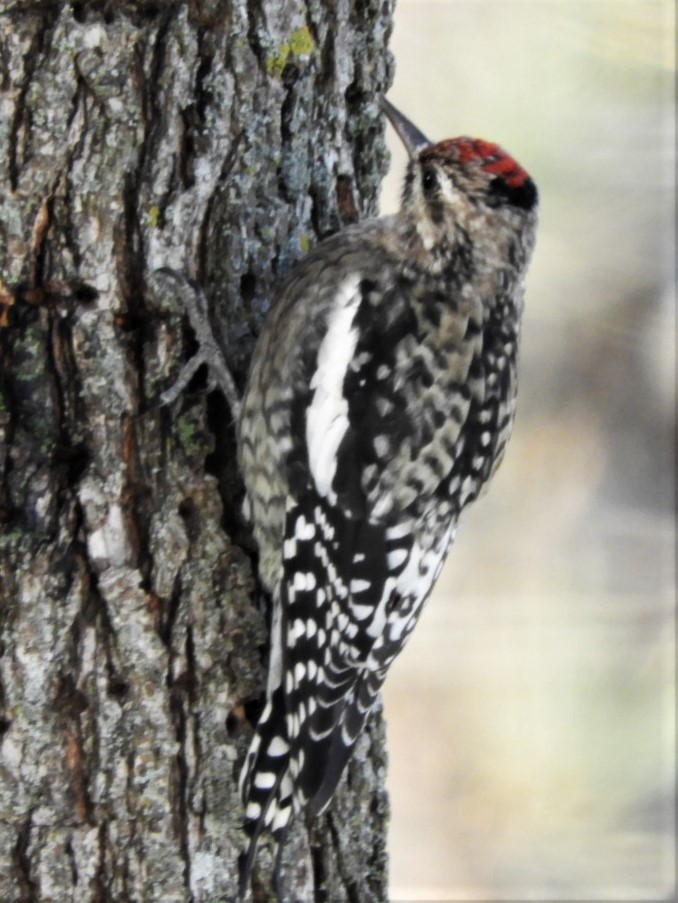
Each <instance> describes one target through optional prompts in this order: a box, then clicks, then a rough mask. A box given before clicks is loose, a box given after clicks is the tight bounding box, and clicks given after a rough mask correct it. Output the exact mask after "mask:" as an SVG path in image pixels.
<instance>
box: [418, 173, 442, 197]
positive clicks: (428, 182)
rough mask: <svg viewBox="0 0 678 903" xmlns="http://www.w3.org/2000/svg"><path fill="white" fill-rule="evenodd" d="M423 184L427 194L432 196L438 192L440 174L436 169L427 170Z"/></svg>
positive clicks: (423, 177) (422, 178)
mask: <svg viewBox="0 0 678 903" xmlns="http://www.w3.org/2000/svg"><path fill="white" fill-rule="evenodd" d="M421 184H422V187H423V189H424V191H425V192H426V194H431V193H432V192H434V191H436V190H437V188H438V174H437V172H436V171H435V169H425V170H424V172H423V174H422V177H421Z"/></svg>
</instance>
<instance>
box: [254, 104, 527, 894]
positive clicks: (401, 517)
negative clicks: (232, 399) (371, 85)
mask: <svg viewBox="0 0 678 903" xmlns="http://www.w3.org/2000/svg"><path fill="white" fill-rule="evenodd" d="M383 106H384V110H385V112H386V114H387V116H388V118H389V119H390V121H391V123H392V124H393V126H394V127H395V129H396V131H397V132H398V134H399V135H400V137H401V139H402V140H403V142H404V144H405V146H406V148H407V150H408V152H409V155H410V161H409V165H408V167H407V175H406V177H405V185H404V190H403V196H402V205H401V208H400V211H399V212H398V213H397V214H396V215H395V216H389V217H383V218H381V219H376V220H371V221H367V222H364V223H362V224H359V225H356V226H352V227H350V228H347V229H345V230H344V231H342V232H340V233H338V234H337V235H335V236H333V237H332V238H329V239H327V240H325V241H323V242H322V243H320V244H319V245H318V246H317V247H316V248H315V250H314V251H312V252H311V253H310V254H309V255H308V256H307V257H306V258H305V259H304V260H302V261H301V263H300V264H298V265H297V266H296V268H295V269H294V270H293V271H292V273H291V274H290V276H289V278H288V279H287V281H286V282H285V284H284V285H283V286H282V288H281V291H280V294H279V297H278V298H277V301H276V302H275V306H274V307H273V309H272V311H271V313H270V316H269V318H268V320H267V322H266V324H265V327H264V330H263V332H262V335H261V337H260V339H259V343H258V345H257V348H256V351H255V354H254V359H253V363H252V369H251V371H250V376H249V381H248V385H247V389H246V391H245V396H244V399H243V407H242V417H241V421H240V437H239V438H240V442H239V454H240V465H241V470H242V474H243V478H244V481H245V486H246V489H247V496H248V501H249V508H250V513H251V519H252V523H253V527H254V533H255V536H256V539H257V542H258V544H259V569H260V576H261V581H262V583H263V585H264V587H265V588H266V590H267V591H268V592H269V593H270V594H271V597H272V601H273V615H272V631H271V647H270V664H269V674H268V686H267V700H266V705H265V708H264V710H263V713H262V715H261V718H260V720H259V723H258V725H257V728H256V734H255V737H254V739H253V741H252V745H251V748H250V751H249V754H248V757H247V761H246V763H245V767H244V769H243V773H242V777H241V790H242V793H243V797H244V800H245V804H246V828H247V830H248V832H249V834H250V838H251V841H250V847H249V851H248V854H247V855H246V857H245V860H244V865H243V871H242V875H243V880H246V879H247V876H248V874H249V870H250V869H251V866H252V861H253V856H254V852H255V849H256V843H257V839H258V837H259V835H260V833H261V831H262V830H264V829H268V830H270V831H271V832H272V834H273V836H274V837H275V838H276V840H280V839H281V837H282V836H283V834H284V831H285V828H286V826H287V825H288V822H289V819H290V816H291V815H292V813H293V812H298V811H300V810H303V809H306V810H308V811H310V812H311V813H319V812H321V811H322V810H323V809H324V808H325V807H326V806H327V804H328V802H329V801H330V799H331V797H332V794H333V793H334V790H335V788H336V785H337V782H338V780H339V777H340V775H341V773H342V770H343V768H344V766H345V765H346V762H347V760H348V759H349V757H350V755H351V751H352V749H353V746H354V744H355V742H356V740H357V738H358V736H359V734H360V732H361V731H362V729H363V726H364V724H365V721H366V719H367V717H368V715H369V713H370V710H371V709H372V706H373V704H374V702H375V699H376V696H377V693H378V691H379V688H380V687H381V685H382V683H383V681H384V678H385V676H386V672H387V670H388V668H389V666H390V664H391V662H392V661H393V659H394V658H395V657H396V656H397V655H398V653H399V652H400V650H401V649H402V648H403V645H404V643H405V641H406V640H407V638H408V636H409V635H410V633H411V631H412V629H413V627H414V625H415V623H416V621H417V618H418V617H419V614H420V612H421V609H422V605H423V603H424V601H425V600H426V597H427V596H428V595H429V593H430V591H431V587H432V586H433V584H434V582H435V580H436V578H437V576H438V574H439V573H440V569H441V567H442V564H443V561H444V559H445V555H446V553H447V550H448V548H449V546H450V543H451V542H452V539H453V536H454V532H455V528H456V524H457V520H458V518H459V515H460V513H461V511H462V509H463V508H464V507H465V506H466V505H467V504H468V503H469V502H471V501H472V500H473V499H475V498H476V497H477V496H478V494H479V493H480V492H481V490H482V488H483V486H484V485H485V483H486V482H487V481H488V479H489V478H490V477H491V475H492V473H493V472H494V471H495V469H496V467H497V465H498V463H499V461H500V460H501V457H502V455H503V453H504V449H505V447H506V443H507V441H508V438H509V435H510V432H511V427H512V424H513V416H514V408H515V397H516V353H517V345H518V333H519V326H520V316H521V308H522V295H523V280H524V277H525V272H526V269H527V266H528V262H529V259H530V256H531V253H532V248H533V244H534V237H535V228H536V221H537V209H536V208H537V190H536V188H535V185H534V182H533V181H532V179H531V178H530V177H529V176H528V174H527V173H526V172H525V170H524V169H523V168H522V167H521V166H519V164H518V163H516V161H515V160H514V159H513V158H512V157H510V156H509V155H508V154H507V153H506V152H505V151H503V150H502V149H501V148H500V147H499V146H498V145H496V144H492V143H490V142H487V141H481V140H475V139H471V138H455V139H452V140H448V141H441V142H439V143H437V144H432V143H430V142H429V141H428V140H427V139H426V138H425V137H424V136H423V135H422V134H421V133H420V132H419V131H418V130H417V129H416V128H415V127H414V126H413V125H412V124H411V123H410V122H409V121H408V120H407V119H405V117H403V116H402V114H400V113H399V112H398V111H397V110H395V108H394V107H393V106H392V105H391V104H390V103H388V102H386V101H384V102H383Z"/></svg>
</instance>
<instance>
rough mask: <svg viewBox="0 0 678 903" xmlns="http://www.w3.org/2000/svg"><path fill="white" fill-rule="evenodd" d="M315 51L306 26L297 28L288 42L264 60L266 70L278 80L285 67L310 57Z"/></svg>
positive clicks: (311, 37) (311, 36) (313, 42)
mask: <svg viewBox="0 0 678 903" xmlns="http://www.w3.org/2000/svg"><path fill="white" fill-rule="evenodd" d="M314 50H315V41H314V39H313V35H312V34H311V32H310V30H309V28H308V26H306V25H304V26H303V27H302V28H297V29H296V31H293V32H292V34H291V35H290V38H289V40H288V41H285V43H284V44H281V46H280V47H279V48H278V51H277V52H276V53H272V54H270V56H269V57H268V59H267V60H266V69H267V71H268V74H269V75H272V76H274V77H275V78H280V77H281V76H282V74H283V72H284V71H285V66H287V64H288V63H291V62H294V61H295V60H299V59H302V58H303V57H308V56H310V55H311V54H312V53H313V51H314Z"/></svg>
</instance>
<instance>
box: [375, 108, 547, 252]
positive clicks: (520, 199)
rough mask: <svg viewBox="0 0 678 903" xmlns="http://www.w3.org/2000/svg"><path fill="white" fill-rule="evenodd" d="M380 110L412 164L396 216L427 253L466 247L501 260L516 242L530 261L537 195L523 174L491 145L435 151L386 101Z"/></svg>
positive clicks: (445, 146)
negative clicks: (463, 245) (466, 244)
mask: <svg viewBox="0 0 678 903" xmlns="http://www.w3.org/2000/svg"><path fill="white" fill-rule="evenodd" d="M381 105H382V109H383V110H384V112H385V114H386V116H387V117H388V119H389V121H390V122H391V124H392V125H393V127H394V129H395V131H396V132H397V134H398V136H399V137H400V139H401V141H402V142H403V144H404V145H405V148H406V149H407V152H408V155H409V158H410V160H409V163H408V167H407V174H406V176H405V184H404V189H403V197H402V206H401V211H400V215H401V217H403V218H404V219H405V220H406V221H407V223H408V224H409V225H410V226H411V227H412V228H413V229H414V230H415V231H416V234H417V235H418V236H419V239H420V240H421V242H422V245H423V246H424V248H425V250H426V251H427V252H431V253H433V254H434V256H438V257H440V256H445V254H446V252H447V251H449V252H450V253H452V252H453V251H454V249H455V247H457V246H458V245H459V243H460V242H471V243H472V245H473V247H474V248H475V250H476V251H478V252H480V253H481V254H487V252H488V251H489V250H492V251H493V252H495V253H493V254H492V255H491V256H495V255H496V256H503V255H504V254H505V253H506V252H508V251H509V244H510V243H513V244H515V239H516V237H518V238H520V239H521V244H522V245H524V246H525V249H526V252H527V255H526V256H528V257H529V252H530V251H531V249H532V244H533V240H534V231H535V227H536V218H537V204H538V194H537V187H536V185H535V184H534V182H533V181H532V179H531V177H530V176H529V174H528V173H527V172H526V171H525V170H524V169H523V167H522V166H520V164H519V163H517V162H516V160H514V158H513V157H511V156H510V155H509V154H508V153H506V151H505V150H503V149H502V148H501V147H500V146H499V145H498V144H494V143H493V142H490V141H484V140H482V139H478V138H466V137H462V138H450V139H447V140H445V141H439V142H437V143H435V144H434V143H432V142H430V141H429V140H428V138H426V137H425V136H424V135H423V134H422V133H421V132H420V131H419V129H417V128H416V126H414V125H413V124H412V123H411V122H410V121H409V120H408V119H407V118H406V117H405V116H403V114H402V113H400V112H399V111H398V110H397V109H396V108H395V107H394V106H393V104H391V103H390V102H389V101H387V100H386V99H385V98H381ZM492 244H493V245H494V247H493V248H491V247H490V246H491V245H492ZM526 262H527V261H526V260H525V263H526Z"/></svg>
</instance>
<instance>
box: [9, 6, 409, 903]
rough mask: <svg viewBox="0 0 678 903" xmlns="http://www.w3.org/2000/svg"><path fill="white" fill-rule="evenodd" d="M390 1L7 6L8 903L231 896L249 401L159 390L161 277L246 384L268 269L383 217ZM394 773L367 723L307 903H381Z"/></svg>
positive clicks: (248, 657)
mask: <svg viewBox="0 0 678 903" xmlns="http://www.w3.org/2000/svg"><path fill="white" fill-rule="evenodd" d="M392 5H393V3H392V0H331V2H322V3H321V2H320V0H306V2H304V0H285V2H283V3H278V2H274V0H248V2H246V0H211V2H192V3H184V2H177V3H170V4H158V3H151V2H117V3H114V2H109V0H108V2H104V0H101V2H87V3H85V2H73V3H66V2H49V3H48V2H45V3H40V2H36V3H33V4H24V3H18V2H0V44H1V45H2V53H1V59H2V63H1V64H0V104H1V105H2V115H1V116H0V147H1V152H0V169H1V170H2V172H1V174H0V184H1V185H2V186H3V187H2V189H0V355H1V367H0V899H2V900H7V901H48V900H49V901H58V903H61V901H65V900H74V901H90V900H91V901H109V900H110V901H125V900H138V901H162V903H172V901H177V903H178V901H181V903H185V901H193V903H201V901H217V900H227V899H232V898H233V895H234V893H235V886H236V880H237V876H236V874H235V860H236V856H237V853H238V851H239V849H240V846H241V843H242V836H241V834H240V819H241V815H242V812H241V804H240V801H239V799H238V795H237V774H238V770H239V766H240V764H241V762H242V758H243V756H244V752H245V749H246V746H247V742H248V738H249V733H250V730H251V728H250V727H249V726H248V723H247V719H246V717H245V712H246V706H245V704H246V703H248V702H249V701H251V700H253V699H255V698H256V697H257V695H258V694H259V693H260V692H261V689H262V686H263V680H264V664H263V660H262V647H263V645H264V643H265V636H266V624H265V618H264V616H263V615H262V613H261V611H260V607H259V605H258V593H257V587H256V581H255V577H254V567H253V555H252V545H251V541H250V540H249V538H248V533H247V527H246V525H245V524H244V523H243V521H242V518H241V515H240V503H241V495H242V489H241V486H240V483H239V480H238V476H237V472H236V468H235V456H234V453H235V434H234V424H233V419H232V417H231V415H230V412H229V411H228V408H227V406H226V404H225V402H224V401H223V399H222V398H221V397H220V396H219V395H218V393H215V392H212V393H210V392H208V391H207V388H206V386H205V384H204V380H201V376H200V374H198V376H197V378H196V379H195V380H194V381H193V383H192V384H191V386H189V391H188V392H187V393H185V394H183V395H182V396H181V397H180V398H178V399H177V400H176V401H175V402H174V403H173V404H172V405H171V406H170V407H162V406H161V405H160V403H159V397H160V394H161V393H162V391H163V390H164V389H166V388H167V386H168V385H169V384H171V382H172V380H173V378H175V377H176V375H177V373H178V372H179V370H180V369H181V366H182V363H183V362H184V361H185V360H186V358H187V357H188V356H190V354H191V352H192V350H193V343H194V337H193V336H192V333H191V330H190V328H189V327H188V323H187V320H186V317H185V311H184V310H183V308H182V305H181V303H180V302H179V299H178V298H177V297H176V296H175V295H173V294H172V293H171V292H168V291H166V290H157V288H154V286H153V280H152V278H151V275H152V273H153V271H154V270H155V269H157V268H159V267H166V266H170V267H172V268H174V269H176V270H179V271H181V272H185V273H186V274H187V275H189V276H191V277H193V278H196V279H197V280H198V281H199V282H200V283H201V284H202V286H203V287H204V289H205V291H206V292H207V295H208V297H209V299H210V302H211V315H212V317H213V325H214V328H215V331H216V332H217V334H218V335H221V336H222V339H223V342H224V350H225V353H226V356H227V358H228V361H229V364H230V366H231V369H232V372H233V373H234V375H235V377H236V380H237V381H238V383H239V385H240V386H242V383H243V380H244V377H245V373H246V369H247V363H248V359H249V354H250V352H251V348H252V345H253V342H254V339H255V337H256V334H257V332H258V330H259V328H260V325H261V322H262V320H263V317H264V316H265V313H266V310H267V309H268V306H269V304H270V301H271V296H272V291H273V287H274V285H275V283H276V282H277V280H279V279H280V277H281V276H282V275H283V274H284V272H285V271H286V270H287V269H288V268H289V266H290V265H291V264H292V262H293V261H294V260H295V259H296V258H298V257H299V256H300V255H301V254H302V253H303V252H304V251H305V250H307V249H308V247H309V246H310V245H311V244H313V243H314V242H315V241H316V240H317V239H318V238H319V237H321V236H322V235H324V234H326V233H329V232H331V231H334V230H336V229H338V228H340V227H341V226H343V225H346V224H347V223H348V222H350V221H353V220H354V219H357V218H358V217H364V216H366V215H369V214H371V213H373V212H374V211H375V206H376V197H377V191H378V184H379V180H380V177H381V175H382V172H383V169H384V155H385V152H384V149H383V145H382V141H381V133H382V127H381V125H380V123H379V120H378V111H377V107H376V104H375V102H374V97H375V94H376V92H378V91H383V90H385V89H386V87H387V85H388V81H389V79H390V73H391V61H390V57H389V55H388V51H387V49H386V44H387V38H388V33H389V29H390V17H391V13H392ZM283 57H284V59H283ZM272 60H273V61H274V63H272V62H271V61H272ZM383 771H384V751H383V728H382V725H381V722H380V720H379V719H378V718H377V719H375V721H374V722H373V724H372V727H371V729H370V730H369V731H368V733H367V734H366V736H365V738H364V739H363V741H362V742H361V745H360V748H359V750H358V752H357V755H356V760H355V762H354V764H353V765H352V767H351V769H350V770H349V772H348V775H347V779H346V780H345V781H344V782H343V784H342V788H341V790H340V792H339V795H338V798H337V802H336V804H335V806H334V807H333V808H332V809H331V810H330V812H329V814H328V815H327V816H325V817H324V818H323V819H321V820H319V822H317V823H315V824H313V825H311V826H306V825H305V824H303V823H301V822H300V823H299V824H297V825H296V826H295V829H294V831H293V833H292V837H291V839H290V843H289V849H288V850H287V851H286V860H285V861H286V864H287V870H286V873H287V881H288V887H289V890H290V894H291V895H292V896H294V895H296V897H297V898H298V899H308V900H321V899H328V900H332V901H340V900H360V901H369V900H379V899H385V897H386V890H385V887H386V868H385V841H384V826H385V819H386V805H387V804H386V797H385V793H384V790H383ZM265 860H266V850H265V849H264V852H263V856H262V866H263V865H264V864H265ZM257 882H258V885H257V886H258V890H256V894H257V895H258V897H259V898H261V899H265V898H266V896H267V894H268V893H269V888H268V885H267V876H266V871H265V868H262V869H260V871H259V874H258V876H257Z"/></svg>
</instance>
